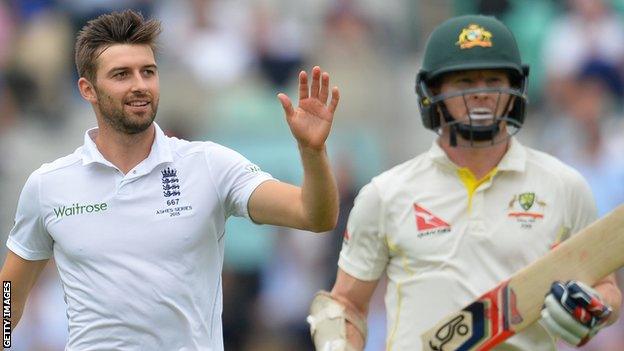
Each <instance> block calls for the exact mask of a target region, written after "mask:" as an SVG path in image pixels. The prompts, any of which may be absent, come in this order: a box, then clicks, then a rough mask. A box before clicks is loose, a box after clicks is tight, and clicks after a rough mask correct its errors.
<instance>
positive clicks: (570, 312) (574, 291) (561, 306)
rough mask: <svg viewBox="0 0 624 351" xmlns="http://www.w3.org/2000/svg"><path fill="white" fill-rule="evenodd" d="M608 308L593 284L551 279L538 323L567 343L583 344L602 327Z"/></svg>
mask: <svg viewBox="0 0 624 351" xmlns="http://www.w3.org/2000/svg"><path fill="white" fill-rule="evenodd" d="M611 311H612V310H611V307H610V306H609V305H607V304H606V303H605V302H604V301H603V300H602V296H600V294H599V293H598V292H597V291H596V290H594V289H593V288H591V287H589V286H587V285H585V284H583V283H581V282H579V281H575V280H572V281H568V282H566V283H562V282H554V283H553V284H552V285H551V287H550V292H549V293H548V295H546V300H545V301H544V307H543V308H542V312H541V314H542V319H541V320H540V324H541V325H542V326H544V327H545V328H546V329H547V330H548V331H549V332H550V333H551V334H552V335H554V336H557V337H560V338H562V339H563V340H564V341H565V342H567V343H568V344H570V345H573V346H582V345H584V344H586V343H587V342H588V341H589V340H590V339H591V338H592V337H593V336H594V335H596V334H597V333H598V331H600V329H601V328H602V327H604V325H605V322H606V321H607V319H608V318H609V315H610V314H611Z"/></svg>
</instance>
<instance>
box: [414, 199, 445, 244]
mask: <svg viewBox="0 0 624 351" xmlns="http://www.w3.org/2000/svg"><path fill="white" fill-rule="evenodd" d="M414 213H415V214H416V228H418V231H419V232H426V233H421V234H419V236H422V235H423V234H437V233H442V232H449V231H450V229H451V225H450V224H448V223H446V222H445V221H444V220H442V219H441V218H440V217H438V216H435V215H434V214H432V213H431V212H429V211H428V210H427V209H425V208H424V207H422V206H420V205H418V204H414Z"/></svg>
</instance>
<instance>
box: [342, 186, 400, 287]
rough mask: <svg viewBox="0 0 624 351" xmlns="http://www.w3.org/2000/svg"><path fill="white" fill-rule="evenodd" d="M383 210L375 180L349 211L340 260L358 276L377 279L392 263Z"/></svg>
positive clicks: (350, 273)
mask: <svg viewBox="0 0 624 351" xmlns="http://www.w3.org/2000/svg"><path fill="white" fill-rule="evenodd" d="M383 213H384V211H383V204H382V200H381V198H380V196H379V192H378V190H377V188H376V187H375V186H374V185H373V184H372V183H371V184H368V185H366V186H364V187H363V188H362V190H360V193H359V194H358V196H357V197H356V199H355V203H354V205H353V209H352V210H351V213H350V214H349V219H348V221H347V230H346V233H345V235H344V241H343V244H342V250H341V251H340V258H339V260H338V266H339V267H340V268H341V269H342V270H343V271H345V272H346V273H348V274H349V275H352V276H354V277H355V278H358V279H361V280H366V281H371V280H377V279H379V278H380V277H381V275H382V274H383V272H384V270H385V268H386V265H387V264H388V246H387V243H386V240H385V233H384V229H383Z"/></svg>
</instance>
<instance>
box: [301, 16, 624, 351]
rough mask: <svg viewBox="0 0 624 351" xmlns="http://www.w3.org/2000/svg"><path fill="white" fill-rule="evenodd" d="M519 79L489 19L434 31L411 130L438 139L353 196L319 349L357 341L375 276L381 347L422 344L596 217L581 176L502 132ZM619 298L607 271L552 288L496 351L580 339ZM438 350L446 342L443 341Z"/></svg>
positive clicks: (544, 350)
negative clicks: (380, 297) (381, 305)
mask: <svg viewBox="0 0 624 351" xmlns="http://www.w3.org/2000/svg"><path fill="white" fill-rule="evenodd" d="M528 74H529V68H528V66H527V65H524V64H523V63H522V60H521V56H520V52H519V50H518V45H517V43H516V40H515V38H514V36H513V34H512V32H511V31H510V30H509V29H508V28H507V27H506V26H505V25H504V24H503V23H502V22H500V21H499V20H497V19H496V18H494V17H488V16H481V15H469V16H461V17H455V18H451V19H449V20H447V21H445V22H443V23H441V24H440V25H439V26H438V27H436V28H435V29H434V30H433V32H432V33H431V34H430V36H429V39H428V41H427V44H426V47H425V50H424V58H423V62H422V67H421V68H420V70H419V71H418V73H417V77H416V87H415V89H416V95H417V97H418V104H419V107H420V113H421V118H422V122H423V125H424V126H425V128H427V129H430V130H432V131H434V132H436V133H437V134H438V137H437V138H436V140H435V141H434V142H433V143H432V145H431V147H430V149H429V150H428V151H426V152H424V153H422V154H420V155H417V156H416V157H414V158H413V159H411V160H408V161H406V162H404V163H402V164H400V165H397V166H395V167H393V168H392V169H390V170H388V171H386V172H384V173H382V174H380V175H378V176H376V177H374V178H373V179H372V180H371V181H370V183H368V184H367V185H365V186H364V187H363V188H362V189H361V190H360V192H359V194H358V196H357V198H356V200H355V204H354V207H353V209H352V211H351V213H350V215H349V220H348V224H347V232H346V233H345V235H344V238H345V239H344V241H343V246H342V250H341V252H340V258H339V261H338V272H337V277H336V282H335V284H334V286H333V288H332V290H331V291H330V292H327V291H320V292H319V293H317V294H316V296H315V297H314V299H313V301H312V303H311V307H310V315H309V316H308V322H309V324H310V331H311V334H312V338H313V339H314V343H315V346H316V348H317V350H323V351H330V350H334V351H338V350H340V351H346V350H349V351H351V350H362V349H363V348H364V346H365V344H366V335H367V320H366V319H367V318H366V317H367V314H368V306H369V302H370V299H371V296H372V294H373V292H374V290H375V289H376V287H377V285H378V283H379V282H380V281H383V282H385V283H386V284H387V286H386V289H385V307H386V313H387V326H386V335H387V339H386V350H388V351H390V350H392V351H394V350H410V351H414V350H422V345H421V341H420V335H421V333H423V332H424V331H426V330H428V329H429V328H431V327H432V326H434V325H435V324H436V323H437V322H438V321H439V320H440V319H442V318H443V317H445V316H446V315H447V314H449V313H451V312H453V311H456V310H458V309H460V308H461V307H463V306H465V305H466V304H467V303H469V302H470V301H472V300H474V299H475V298H477V297H478V296H480V295H481V294H483V293H484V292H486V291H487V290H489V289H490V288H492V287H494V286H495V285H497V284H498V283H499V282H500V281H503V280H504V279H507V278H508V277H509V276H511V275H512V274H514V273H515V272H516V271H518V270H520V269H522V268H523V267H525V266H527V265H528V264H530V263H531V262H533V261H535V260H537V259H538V258H540V257H541V256H543V255H544V254H546V253H547V252H548V251H549V250H551V249H552V248H553V247H554V246H556V245H557V244H558V243H560V242H561V241H563V240H565V239H566V238H568V237H569V236H570V235H574V234H575V233H577V232H578V231H579V230H581V229H582V228H583V227H585V226H586V225H588V224H589V223H591V222H593V221H594V220H595V219H596V216H597V215H596V207H595V204H594V200H593V197H592V194H591V192H590V190H589V187H588V185H587V183H586V181H585V180H584V179H583V178H582V176H581V175H580V174H579V173H578V172H577V171H575V170H574V169H572V168H571V167H569V166H567V165H565V164H563V163H562V162H561V161H559V160H557V159H556V158H554V157H552V156H550V155H547V154H545V153H543V152H540V151H537V150H534V149H532V148H529V147H526V146H524V145H522V144H521V143H520V142H519V141H518V140H517V139H516V138H515V137H514V135H515V134H516V133H517V132H518V131H519V130H520V129H521V128H522V125H523V124H524V120H525V115H526V106H527V84H528ZM384 276H385V277H384ZM382 278H385V279H382ZM621 296H622V295H621V292H620V291H619V289H618V288H617V285H616V282H615V277H614V276H608V277H607V278H605V279H603V280H602V281H600V282H598V283H597V284H596V285H594V286H593V287H592V286H587V285H585V284H583V283H581V282H576V281H569V282H553V285H552V289H551V291H550V293H549V294H548V295H547V296H545V300H544V301H545V304H544V306H545V307H544V309H543V310H542V319H541V320H540V322H539V323H535V324H534V325H532V326H531V327H529V328H527V329H525V330H524V331H522V332H521V333H519V334H517V335H515V336H513V337H511V338H510V339H508V340H507V341H506V342H505V343H503V344H501V345H500V346H498V348H497V350H515V351H519V350H524V351H552V350H556V342H557V339H559V338H561V339H563V340H565V341H566V342H568V343H570V344H572V345H575V346H578V345H582V344H584V343H586V342H587V341H588V340H590V339H591V338H592V337H593V336H594V335H595V334H596V333H597V332H598V331H599V330H600V329H601V328H603V327H604V326H606V325H608V324H610V323H613V322H614V321H615V320H616V319H617V317H618V315H619V311H620V304H621ZM429 349H431V347H429ZM436 350H447V349H446V348H444V340H443V338H442V339H441V340H440V345H438V348H436Z"/></svg>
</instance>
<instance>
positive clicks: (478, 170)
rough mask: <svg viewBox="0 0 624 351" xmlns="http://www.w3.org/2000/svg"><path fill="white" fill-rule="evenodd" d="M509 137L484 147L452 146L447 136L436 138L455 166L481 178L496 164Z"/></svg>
mask: <svg viewBox="0 0 624 351" xmlns="http://www.w3.org/2000/svg"><path fill="white" fill-rule="evenodd" d="M509 143H510V139H507V141H504V142H500V143H497V144H494V145H488V146H486V147H480V148H473V147H461V146H458V147H453V146H451V145H450V143H449V140H448V138H438V145H440V147H441V148H442V150H444V152H445V153H446V155H447V156H448V158H449V159H450V160H451V161H452V162H453V163H454V164H456V165H457V166H459V167H465V168H468V169H469V170H470V171H471V172H472V174H474V176H475V178H477V179H481V178H483V177H484V176H485V175H486V174H488V173H489V172H490V171H491V170H492V169H494V167H496V166H497V165H498V163H499V162H500V160H502V158H503V156H505V153H506V152H507V149H508V148H509V145H510V144H509Z"/></svg>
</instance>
